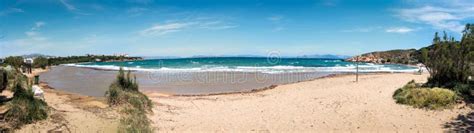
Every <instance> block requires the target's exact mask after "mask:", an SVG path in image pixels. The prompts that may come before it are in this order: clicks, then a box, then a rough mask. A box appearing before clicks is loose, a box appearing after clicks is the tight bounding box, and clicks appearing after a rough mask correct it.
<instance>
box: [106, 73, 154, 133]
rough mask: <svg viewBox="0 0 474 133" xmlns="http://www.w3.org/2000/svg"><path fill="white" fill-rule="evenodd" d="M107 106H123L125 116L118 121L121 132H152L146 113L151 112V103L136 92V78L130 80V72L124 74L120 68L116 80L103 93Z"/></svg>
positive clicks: (144, 96)
mask: <svg viewBox="0 0 474 133" xmlns="http://www.w3.org/2000/svg"><path fill="white" fill-rule="evenodd" d="M105 95H106V98H107V102H108V104H109V106H119V105H120V106H123V107H124V109H123V111H122V112H123V113H125V115H124V116H123V117H122V118H121V119H120V123H121V126H120V127H121V128H120V130H121V131H123V132H138V133H142V132H144V133H148V132H153V129H152V128H150V120H149V119H148V118H147V116H146V113H147V112H151V111H152V110H151V109H152V107H153V102H152V101H151V100H150V99H149V98H148V97H147V96H146V95H145V94H143V93H141V92H140V91H139V90H138V83H137V80H136V78H135V77H134V78H133V79H132V78H131V72H130V71H128V72H127V74H125V72H124V70H123V69H122V68H120V70H119V72H118V75H117V79H116V81H115V82H113V83H112V84H111V85H110V87H109V90H107V92H106V93H105Z"/></svg>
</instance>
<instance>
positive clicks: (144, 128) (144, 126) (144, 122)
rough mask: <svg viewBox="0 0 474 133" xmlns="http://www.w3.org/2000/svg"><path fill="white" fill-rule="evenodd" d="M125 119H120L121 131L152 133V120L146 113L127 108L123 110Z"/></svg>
mask: <svg viewBox="0 0 474 133" xmlns="http://www.w3.org/2000/svg"><path fill="white" fill-rule="evenodd" d="M123 112H124V113H125V114H127V115H126V116H125V117H123V118H122V119H120V124H121V125H122V126H121V127H120V130H121V131H124V132H127V133H151V132H153V128H151V127H150V120H149V119H148V118H147V116H146V113H145V112H144V111H140V110H139V109H137V108H126V109H124V110H123Z"/></svg>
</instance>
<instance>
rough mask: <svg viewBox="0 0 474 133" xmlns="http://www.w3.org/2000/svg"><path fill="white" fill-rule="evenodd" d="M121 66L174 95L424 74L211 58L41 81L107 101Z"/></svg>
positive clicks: (401, 68) (329, 62)
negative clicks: (338, 77) (319, 80)
mask: <svg viewBox="0 0 474 133" xmlns="http://www.w3.org/2000/svg"><path fill="white" fill-rule="evenodd" d="M120 68H123V69H125V70H131V72H132V75H134V77H136V79H137V81H138V84H139V88H140V91H142V92H145V93H163V94H170V95H209V94H222V93H242V92H251V91H255V90H260V89H265V88H269V87H272V86H275V85H283V84H290V83H296V82H302V81H308V80H314V79H317V78H322V77H326V76H331V75H335V74H345V73H355V72H356V71H359V72H360V73H377V72H389V73H399V72H404V73H412V72H417V71H418V70H419V68H418V67H416V66H407V65H398V64H371V63H359V64H356V63H354V62H346V61H344V60H342V59H314V58H264V57H206V58H176V59H147V60H137V61H122V62H89V63H78V64H66V65H61V66H55V67H53V68H52V69H51V70H50V71H48V72H45V73H42V74H41V75H40V80H41V82H46V83H48V85H49V86H51V87H53V88H55V89H58V90H64V91H67V92H73V93H79V94H83V95H88V96H95V97H103V96H104V94H105V92H106V91H107V90H108V88H109V86H110V84H111V83H112V82H114V81H115V78H116V75H117V71H116V70H119V69H120ZM357 68H358V69H357ZM354 80H355V78H354Z"/></svg>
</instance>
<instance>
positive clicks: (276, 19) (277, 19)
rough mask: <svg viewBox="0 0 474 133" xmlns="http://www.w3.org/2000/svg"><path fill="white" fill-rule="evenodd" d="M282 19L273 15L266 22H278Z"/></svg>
mask: <svg viewBox="0 0 474 133" xmlns="http://www.w3.org/2000/svg"><path fill="white" fill-rule="evenodd" d="M283 18H284V17H283V16H280V15H274V16H270V17H268V18H267V20H270V21H280V20H282V19H283Z"/></svg>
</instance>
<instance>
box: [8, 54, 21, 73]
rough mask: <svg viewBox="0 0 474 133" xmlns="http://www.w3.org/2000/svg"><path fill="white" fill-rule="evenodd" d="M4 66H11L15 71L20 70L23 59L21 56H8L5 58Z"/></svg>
mask: <svg viewBox="0 0 474 133" xmlns="http://www.w3.org/2000/svg"><path fill="white" fill-rule="evenodd" d="M5 64H8V65H11V66H12V67H13V68H15V69H16V70H17V71H18V70H20V67H21V65H23V57H21V56H10V57H7V58H5Z"/></svg>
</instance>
